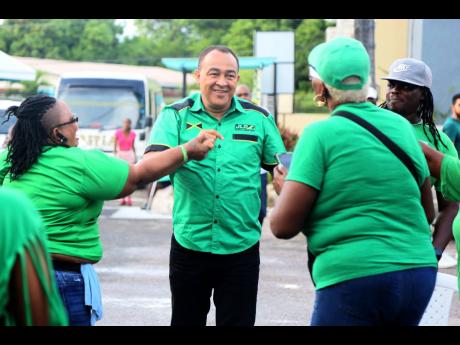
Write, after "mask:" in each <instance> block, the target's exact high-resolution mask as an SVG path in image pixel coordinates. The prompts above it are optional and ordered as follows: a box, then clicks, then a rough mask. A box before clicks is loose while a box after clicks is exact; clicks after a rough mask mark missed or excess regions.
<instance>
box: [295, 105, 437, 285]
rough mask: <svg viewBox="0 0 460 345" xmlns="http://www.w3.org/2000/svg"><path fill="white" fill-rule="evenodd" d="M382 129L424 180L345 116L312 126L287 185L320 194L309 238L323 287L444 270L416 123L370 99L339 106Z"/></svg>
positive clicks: (315, 270) (315, 276)
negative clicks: (427, 206) (425, 202)
mask: <svg viewBox="0 0 460 345" xmlns="http://www.w3.org/2000/svg"><path fill="white" fill-rule="evenodd" d="M339 110H345V111H349V112H351V113H353V114H355V115H357V116H359V117H362V118H363V119H365V120H367V121H368V122H370V123H371V124H373V125H374V126H375V127H377V128H378V129H380V130H381V131H382V132H383V133H384V134H385V135H387V136H388V137H389V138H390V139H392V140H393V141H395V142H397V143H398V145H399V146H400V147H401V148H402V149H403V150H404V151H405V152H406V153H407V154H408V155H409V157H411V159H412V161H413V163H414V165H415V168H416V171H417V176H418V181H415V180H414V177H413V176H412V174H411V173H410V172H409V170H408V169H407V168H406V166H405V165H404V164H403V163H402V162H401V161H400V160H399V159H398V158H397V157H396V156H395V155H394V154H393V153H392V152H391V151H390V150H389V149H388V148H387V147H386V146H385V145H384V144H383V143H382V142H380V141H379V140H378V139H377V138H376V137H375V136H374V135H373V134H372V133H370V132H369V131H367V130H366V129H364V128H362V127H361V126H359V125H358V124H356V123H354V122H352V121H350V120H348V119H346V118H342V117H339V116H331V117H329V118H328V119H327V120H324V121H319V122H316V123H313V124H311V125H309V126H307V127H306V128H305V129H304V132H303V134H302V135H301V137H300V139H299V142H298V143H297V145H296V148H295V150H294V154H293V157H292V163H291V168H290V170H289V172H288V176H287V180H292V181H297V182H301V183H304V184H306V185H309V186H311V187H313V188H315V189H317V190H318V191H319V193H318V196H317V199H316V202H315V204H314V207H313V209H312V211H311V213H310V216H309V218H308V220H307V223H306V225H305V228H304V230H303V233H304V234H305V235H306V236H307V241H308V248H309V249H310V251H311V252H312V253H313V254H314V255H316V256H317V257H316V261H315V263H314V265H313V279H314V281H315V283H316V288H317V289H321V288H324V287H327V286H330V285H333V284H337V283H340V282H342V281H346V280H350V279H354V278H359V277H365V276H370V275H374V274H381V273H385V272H392V271H397V270H403V269H409V268H414V267H423V266H433V267H436V266H437V261H436V257H435V254H434V250H433V246H432V244H431V238H430V237H431V233H430V228H429V225H428V222H427V219H426V216H425V213H424V210H423V207H422V204H421V193H420V186H421V184H422V183H423V181H424V180H425V179H426V178H427V177H428V176H429V170H428V165H427V163H426V160H425V157H424V156H423V153H422V150H421V149H420V146H419V144H418V142H417V140H416V139H415V135H414V131H413V129H412V127H411V125H410V123H409V122H408V121H407V120H405V119H404V118H402V117H400V116H396V115H395V114H394V113H393V112H390V111H388V110H384V109H380V108H378V107H377V106H375V105H373V104H371V103H369V102H365V103H359V104H346V105H340V106H338V107H337V108H336V111H339Z"/></svg>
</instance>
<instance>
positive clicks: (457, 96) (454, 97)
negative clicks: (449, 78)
mask: <svg viewBox="0 0 460 345" xmlns="http://www.w3.org/2000/svg"><path fill="white" fill-rule="evenodd" d="M459 98H460V93H457V94H455V95H454V96H453V97H452V105H455V102H456V101H457V99H459Z"/></svg>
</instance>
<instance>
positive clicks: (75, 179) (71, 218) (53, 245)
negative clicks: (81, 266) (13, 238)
mask: <svg viewBox="0 0 460 345" xmlns="http://www.w3.org/2000/svg"><path fill="white" fill-rule="evenodd" d="M6 154H7V152H6V151H5V152H3V153H2V155H1V156H0V184H3V185H6V186H10V187H12V188H15V189H19V190H21V191H23V192H24V193H25V194H26V195H27V196H29V197H30V199H31V200H32V202H33V203H34V204H35V206H36V208H37V209H38V211H39V212H40V214H41V216H42V218H43V221H44V223H45V226H46V234H47V236H48V248H49V251H50V252H51V253H56V254H64V255H70V256H76V257H81V258H84V259H88V260H94V261H98V260H100V259H101V257H102V244H101V241H100V234H99V225H98V217H99V215H100V214H101V211H102V207H103V203H104V200H110V199H114V198H115V197H116V196H117V195H118V194H119V193H120V192H121V190H122V189H123V186H124V185H125V183H126V180H127V177H128V171H129V166H128V163H127V162H126V161H123V160H121V159H118V158H115V157H109V156H108V155H106V154H105V153H103V152H102V151H99V150H82V149H80V148H78V147H71V148H65V147H49V149H47V150H45V151H44V152H43V153H42V154H41V155H40V157H39V158H38V160H37V162H36V163H35V164H34V165H33V166H32V167H31V168H30V169H29V170H28V171H27V172H26V173H24V174H23V175H22V176H20V177H19V179H17V180H15V181H11V180H10V178H9V175H8V174H7V175H6V176H5V174H6V173H7V171H8V169H9V163H7V162H6Z"/></svg>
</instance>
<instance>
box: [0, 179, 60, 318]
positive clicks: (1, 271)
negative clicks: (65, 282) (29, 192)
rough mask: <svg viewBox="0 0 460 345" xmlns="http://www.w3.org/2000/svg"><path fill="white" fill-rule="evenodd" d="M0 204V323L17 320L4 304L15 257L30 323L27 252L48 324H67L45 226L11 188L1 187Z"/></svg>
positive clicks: (24, 197)
mask: <svg viewBox="0 0 460 345" xmlns="http://www.w3.org/2000/svg"><path fill="white" fill-rule="evenodd" d="M0 205H1V207H0V326H2V325H15V324H16V320H15V319H14V317H13V315H12V314H11V313H10V312H9V311H8V309H7V308H6V306H7V303H8V301H9V299H10V296H9V283H10V279H11V272H12V270H13V267H14V264H15V262H16V261H17V260H19V262H20V265H19V267H20V270H21V276H22V286H23V287H24V290H23V292H24V293H23V294H22V296H21V297H22V305H24V316H25V324H26V325H32V310H31V305H30V297H29V294H30V291H29V285H28V283H27V274H26V272H27V270H26V253H28V256H29V257H30V260H31V262H32V265H33V267H34V268H35V271H36V273H37V276H38V279H39V280H40V283H41V286H42V288H43V291H44V296H45V298H46V300H47V302H46V303H47V306H48V310H49V324H50V325H54V326H66V325H67V324H68V320H67V313H66V310H65V308H64V305H63V303H62V300H61V297H60V295H59V291H58V289H57V285H56V282H55V278H54V271H53V269H52V266H51V260H50V256H49V253H48V250H47V245H46V235H45V229H44V225H43V222H42V220H41V218H40V215H39V213H38V212H37V210H36V209H35V207H34V205H33V204H32V203H31V201H30V200H28V198H27V197H26V196H25V195H23V194H22V193H20V192H18V191H15V190H13V189H11V188H6V187H2V188H0ZM43 255H44V258H45V261H46V262H47V265H48V270H47V271H43V269H42V262H41V261H40V258H41V257H43ZM48 277H49V279H48Z"/></svg>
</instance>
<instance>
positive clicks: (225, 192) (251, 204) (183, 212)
mask: <svg viewBox="0 0 460 345" xmlns="http://www.w3.org/2000/svg"><path fill="white" fill-rule="evenodd" d="M195 77H196V79H197V81H198V84H199V86H200V92H199V93H195V94H193V95H191V96H189V97H187V98H185V99H182V100H180V101H177V102H175V103H174V104H172V105H169V106H166V107H165V108H163V110H162V112H161V114H160V116H159V118H158V120H157V121H156V122H155V126H154V127H153V129H152V134H151V137H150V141H149V146H148V147H147V149H146V153H145V157H156V156H157V155H160V154H161V153H162V151H163V150H167V149H168V148H169V147H172V146H176V145H179V144H181V143H183V142H186V141H187V140H189V138H192V137H194V136H195V135H196V133H197V132H199V131H200V129H202V128H206V129H215V130H218V131H219V132H220V133H221V134H222V136H223V137H224V139H217V141H216V147H215V149H214V150H212V151H211V152H209V155H208V156H207V158H206V159H203V160H202V161H200V162H190V163H187V164H185V165H183V166H182V167H181V168H179V169H177V170H176V171H175V172H174V173H173V174H171V175H170V177H171V182H172V185H173V187H174V208H173V234H172V238H171V252H170V271H169V272H170V273H169V277H170V287H171V294H172V317H171V325H202V326H205V325H206V319H207V314H208V312H209V308H210V298H211V294H212V293H214V294H213V300H214V304H215V306H216V325H218V326H221V325H227V326H229V325H232V326H236V325H240V326H251V325H254V323H255V316H256V301H257V288H258V281H259V262H260V257H259V239H260V235H261V224H260V223H259V221H258V215H259V211H260V168H261V167H263V168H265V169H266V170H270V171H272V169H273V167H274V166H276V164H277V161H276V158H275V154H277V153H282V152H284V151H285V149H284V145H283V142H282V139H281V136H280V134H279V131H278V128H277V126H276V124H275V121H274V119H273V117H272V115H271V114H270V113H268V112H267V111H266V110H265V109H263V108H261V107H259V106H257V105H255V104H253V103H251V102H249V101H245V100H243V99H239V98H237V97H235V88H236V85H237V82H238V80H239V63H238V58H237V56H236V55H235V54H234V52H233V51H231V50H230V49H229V48H227V47H225V46H210V47H207V48H205V49H204V50H203V51H202V52H201V53H200V55H199V58H198V68H197V70H196V71H195Z"/></svg>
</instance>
